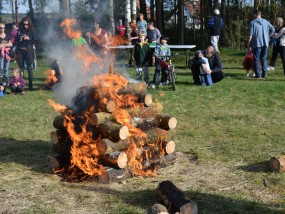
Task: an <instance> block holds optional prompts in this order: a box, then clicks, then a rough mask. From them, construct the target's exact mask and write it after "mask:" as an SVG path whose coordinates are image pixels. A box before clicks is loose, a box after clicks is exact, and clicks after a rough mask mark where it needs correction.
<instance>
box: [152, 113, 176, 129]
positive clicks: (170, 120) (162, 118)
mask: <svg viewBox="0 0 285 214" xmlns="http://www.w3.org/2000/svg"><path fill="white" fill-rule="evenodd" d="M156 118H157V120H158V121H159V127H160V128H163V129H165V130H169V129H175V128H176V125H177V119H176V118H175V117H173V116H170V115H163V114H158V115H156Z"/></svg>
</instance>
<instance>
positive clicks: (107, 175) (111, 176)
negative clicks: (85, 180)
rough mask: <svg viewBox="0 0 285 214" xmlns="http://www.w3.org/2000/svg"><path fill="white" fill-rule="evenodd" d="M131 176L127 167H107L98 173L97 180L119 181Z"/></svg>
mask: <svg viewBox="0 0 285 214" xmlns="http://www.w3.org/2000/svg"><path fill="white" fill-rule="evenodd" d="M131 176H132V173H131V171H130V169H129V168H128V167H126V168H124V169H114V168H107V169H105V171H103V172H102V173H101V174H100V175H98V180H99V182H100V183H111V182H120V181H123V180H125V179H127V178H130V177H131Z"/></svg>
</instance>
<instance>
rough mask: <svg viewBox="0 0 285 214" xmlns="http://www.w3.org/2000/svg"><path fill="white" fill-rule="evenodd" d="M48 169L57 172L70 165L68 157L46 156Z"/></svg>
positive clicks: (61, 155)
mask: <svg viewBox="0 0 285 214" xmlns="http://www.w3.org/2000/svg"><path fill="white" fill-rule="evenodd" d="M47 163H48V168H49V169H51V170H59V169H61V168H65V167H67V166H68V165H70V156H69V155H63V154H57V155H54V156H48V160H47Z"/></svg>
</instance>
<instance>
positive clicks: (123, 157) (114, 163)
mask: <svg viewBox="0 0 285 214" xmlns="http://www.w3.org/2000/svg"><path fill="white" fill-rule="evenodd" d="M99 162H100V164H102V165H103V166H108V167H113V168H116V169H123V168H125V167H126V166H127V163H128V156H127V154H126V153H125V152H121V151H117V152H113V153H111V154H108V155H102V156H100V157H99Z"/></svg>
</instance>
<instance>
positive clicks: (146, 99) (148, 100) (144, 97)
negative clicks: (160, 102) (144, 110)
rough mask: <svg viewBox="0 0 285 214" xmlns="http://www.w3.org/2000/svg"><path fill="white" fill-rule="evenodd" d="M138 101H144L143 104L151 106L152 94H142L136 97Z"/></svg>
mask: <svg viewBox="0 0 285 214" xmlns="http://www.w3.org/2000/svg"><path fill="white" fill-rule="evenodd" d="M138 102H139V103H144V104H145V106H151V105H152V95H151V94H144V95H142V96H141V97H138Z"/></svg>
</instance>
